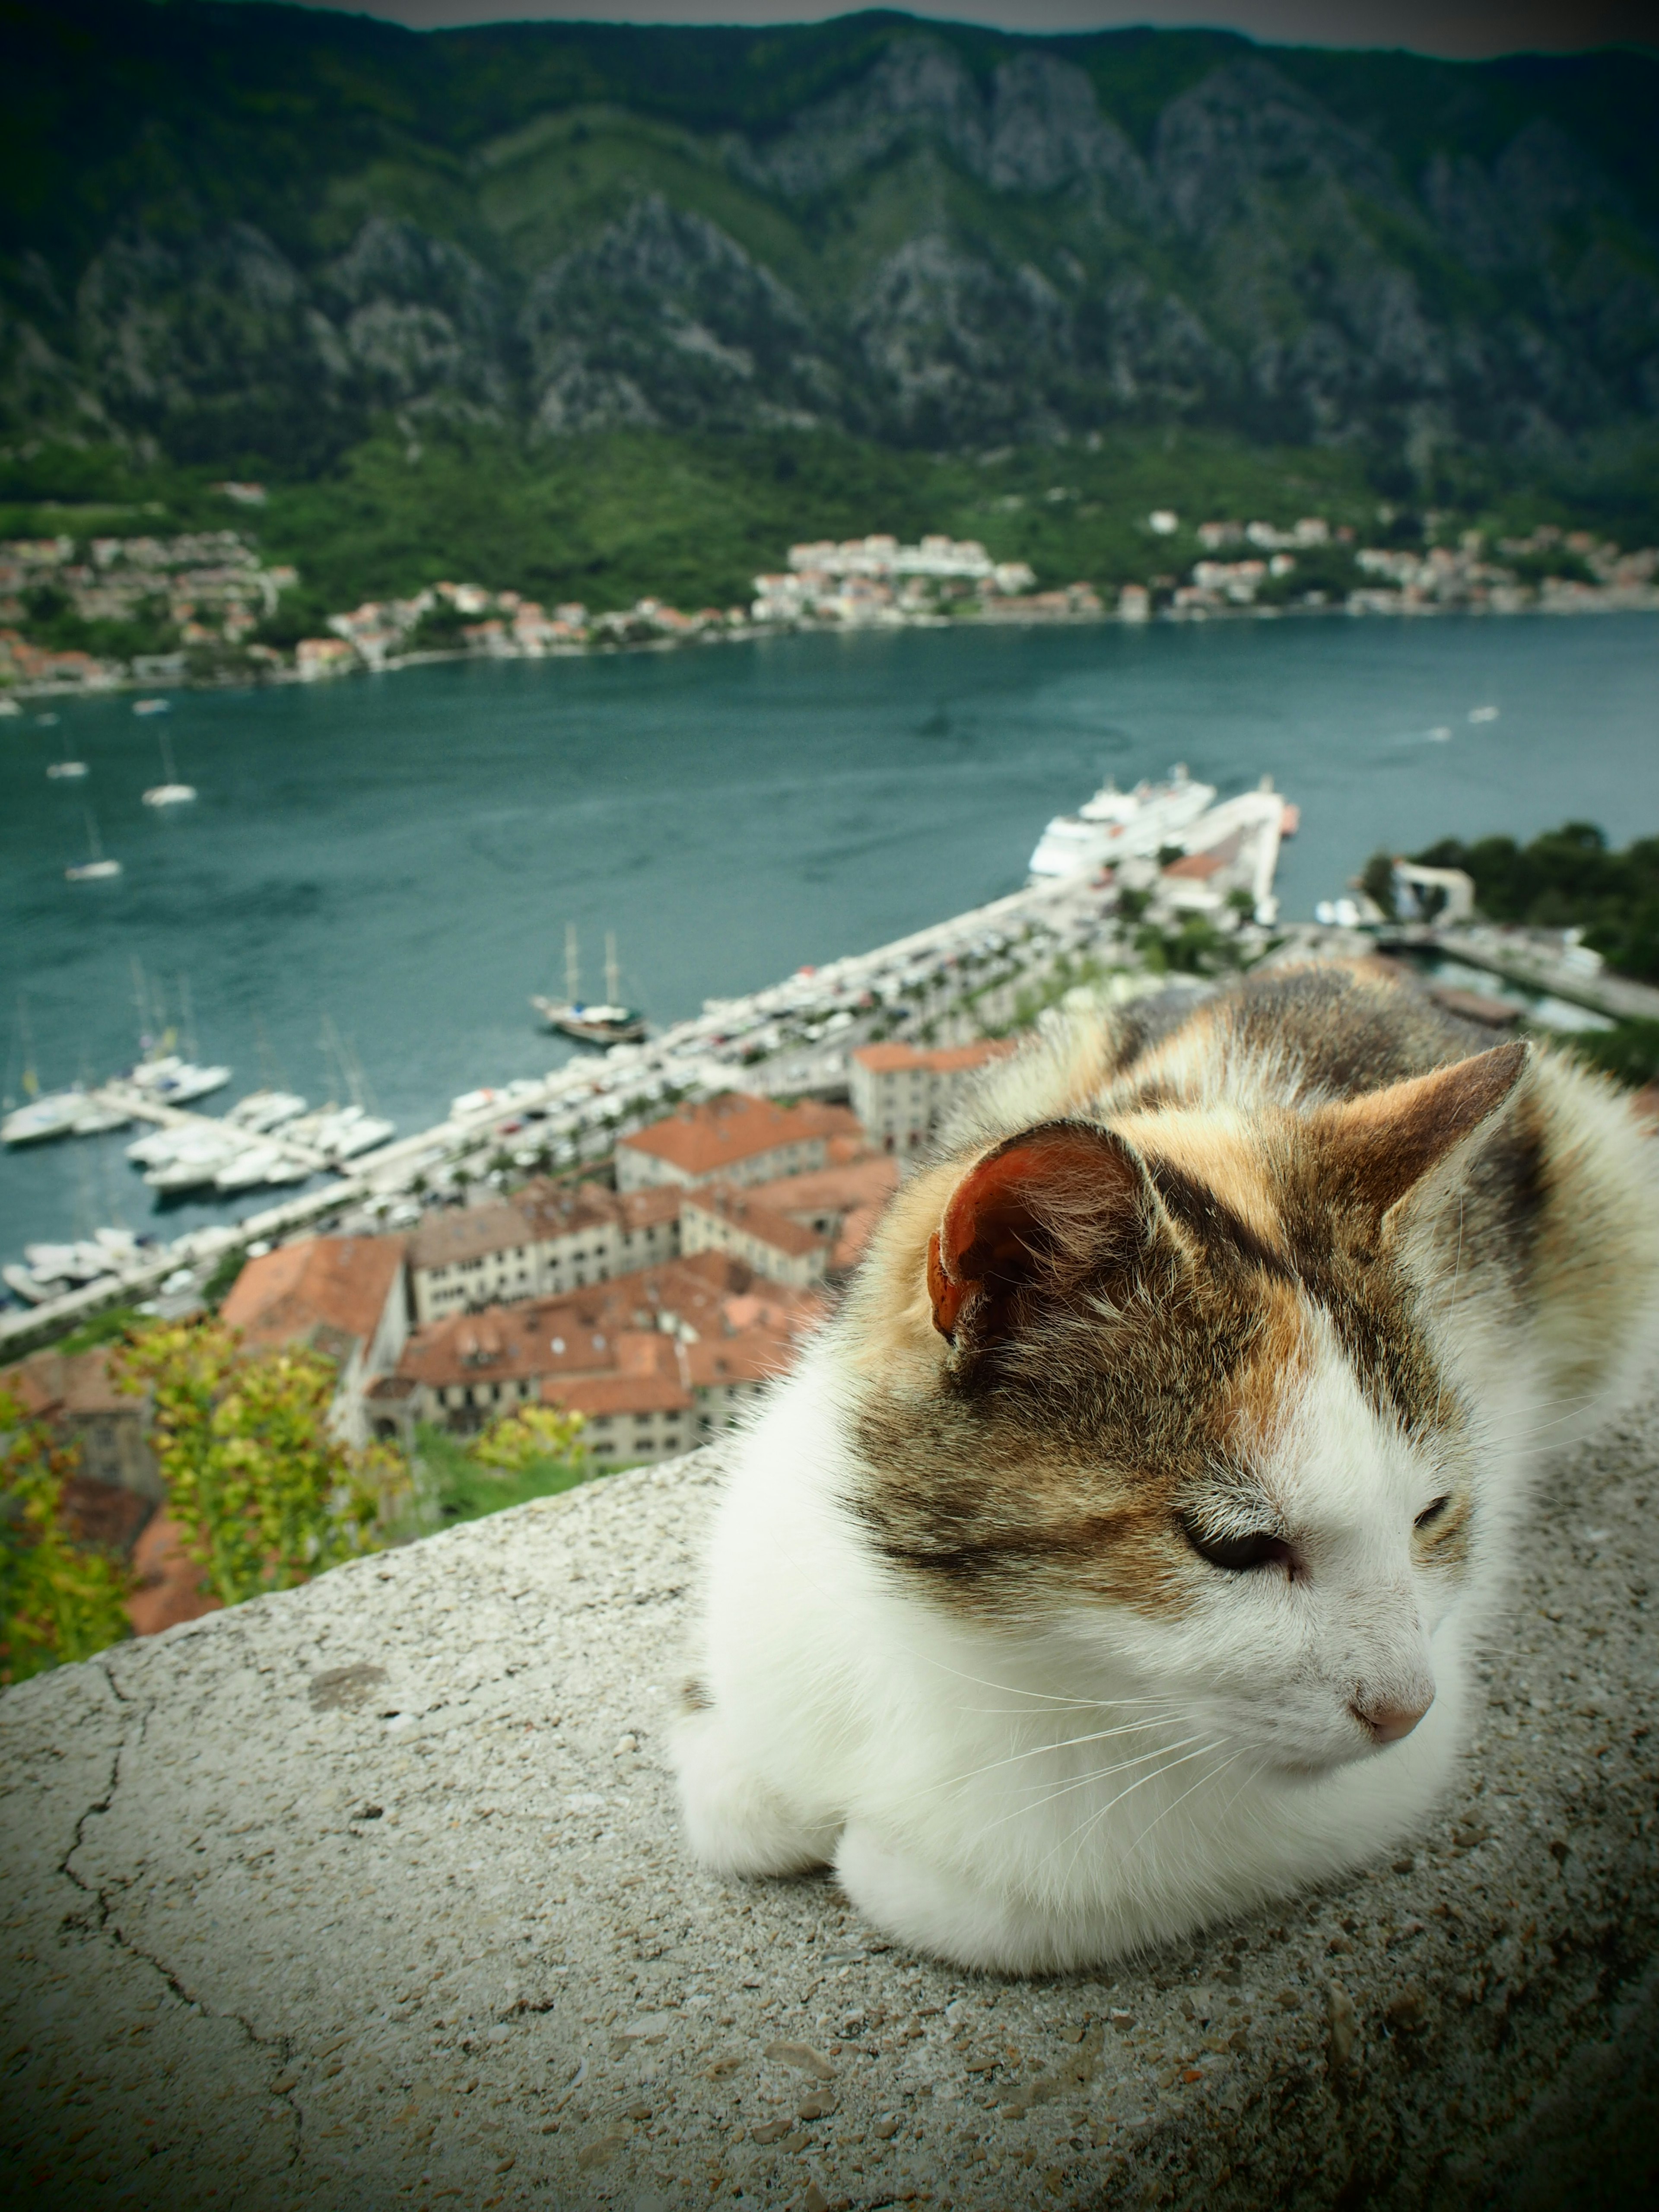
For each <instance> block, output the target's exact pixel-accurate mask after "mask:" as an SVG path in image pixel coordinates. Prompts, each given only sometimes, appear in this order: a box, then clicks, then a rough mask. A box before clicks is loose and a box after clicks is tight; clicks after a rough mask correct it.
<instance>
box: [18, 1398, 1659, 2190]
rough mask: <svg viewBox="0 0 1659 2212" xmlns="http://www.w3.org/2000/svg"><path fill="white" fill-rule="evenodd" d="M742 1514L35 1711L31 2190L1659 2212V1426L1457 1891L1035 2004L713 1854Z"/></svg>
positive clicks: (613, 1526)
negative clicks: (716, 1701) (676, 1767)
mask: <svg viewBox="0 0 1659 2212" xmlns="http://www.w3.org/2000/svg"><path fill="white" fill-rule="evenodd" d="M715 1474H716V1469H715V1466H714V1462H712V1461H711V1460H710V1458H709V1457H708V1455H697V1456H696V1457H694V1458H692V1459H690V1460H685V1461H681V1462H676V1463H674V1464H673V1465H671V1466H669V1467H665V1468H658V1469H655V1470H647V1471H642V1472H641V1473H637V1474H628V1475H618V1476H614V1477H611V1478H610V1479H608V1480H605V1481H604V1482H602V1483H596V1484H594V1485H592V1486H590V1487H588V1488H586V1489H584V1490H581V1491H579V1492H574V1493H572V1494H571V1495H569V1496H568V1497H566V1498H559V1499H554V1500H549V1501H547V1502H545V1503H544V1504H539V1505H532V1506H526V1507H525V1508H523V1509H521V1510H519V1511H516V1512H513V1513H507V1514H502V1515H500V1516H496V1517H495V1518H493V1519H491V1520H488V1521H484V1522H475V1523H473V1524H472V1525H471V1526H469V1527H466V1528H459V1529H456V1530H454V1531H453V1532H452V1533H450V1534H447V1535H444V1536H441V1537H437V1538H435V1539H432V1540H431V1541H428V1542H426V1543H422V1544H418V1545H415V1546H412V1547H410V1548H409V1549H408V1550H406V1551H402V1552H398V1553H392V1554H390V1555H388V1556H386V1557H385V1558H381V1559H370V1560H366V1561H364V1562H362V1563H361V1564H360V1565H355V1566H351V1567H348V1568H343V1569H341V1570H338V1571H336V1572H335V1573H332V1574H331V1575H328V1576H326V1577H324V1578H323V1579H322V1580H321V1581H320V1582H319V1583H314V1584H313V1585H312V1586H311V1587H310V1588H308V1589H303V1590H300V1591H295V1592H293V1593H290V1594H289V1595H285V1596H282V1597H277V1598H272V1599H266V1600H264V1601H260V1602H259V1603H258V1604H254V1605H250V1606H246V1607H241V1608H240V1609H238V1610H236V1611H234V1612H232V1613H218V1614H215V1615H213V1616H211V1617H210V1618H209V1619H207V1620H201V1621H197V1622H192V1623H191V1624H189V1625H188V1626H185V1627H182V1628H179V1629H175V1630H173V1631H170V1632H168V1633H167V1634H166V1635H163V1636H161V1637H157V1638H151V1639H149V1640H148V1641H146V1642H143V1643H140V1644H127V1645H123V1646H120V1647H118V1648H117V1649H115V1650H112V1651H110V1652H107V1653H106V1654H104V1655H103V1656H101V1657H100V1659H98V1660H97V1661H95V1662H91V1663H88V1665H85V1666H81V1667H75V1668H64V1669H63V1670H62V1671H61V1672H59V1673H58V1674H52V1675H47V1676H45V1677H42V1678H41V1679H40V1680H37V1681H35V1682H32V1683H27V1684H25V1685H23V1686H21V1688H19V1689H16V1690H14V1691H11V1692H9V1693H7V1694H6V1695H5V1697H4V1698H3V1699H0V1790H3V1796H0V1808H3V1826H0V1887H3V1917H4V1922H5V1926H6V1929H7V1930H8V1935H7V1938H6V1941H7V1944H8V1948H9V1954H10V1955H9V1964H8V1970H7V1972H6V1974H5V1976H4V1982H5V1990H4V1993H3V1997H0V2005H3V2014H0V2020H3V2027H4V2031H5V2043H4V2046H3V2050H4V2063H5V2066H6V2071H7V2076H8V2080H7V2094H6V2100H5V2114H4V2118H3V2122H0V2174H3V2173H5V2172H10V2173H11V2174H12V2175H13V2176H14V2177H15V2178H16V2179H17V2180H21V2182H22V2183H23V2184H24V2185H25V2186H26V2187H27V2189H28V2191H30V2197H29V2201H31V2202H34V2203H41V2204H45V2205H64V2206H70V2205H73V2206H75V2207H76V2208H77V2212H79V2208H83V2207H88V2206H96V2205H101V2204H104V2203H110V2204H114V2203H120V2204H122V2205H123V2206H140V2207H143V2206H149V2205H156V2206H162V2205H165V2206H168V2207H175V2206H180V2205H186V2206H193V2205H198V2204H205V2203H212V2204H213V2205H214V2206H215V2207H216V2208H223V2207H228V2206H235V2207H239V2208H240V2207H265V2206H269V2207H270V2208H272V2212H276V2208H278V2207H281V2208H288V2207H291V2206H293V2205H295V2204H298V2203H307V2204H314V2205H318V2206H323V2207H339V2208H341V2212H362V2208H364V2207H368V2206H380V2205H382V2204H386V2205H394V2204H398V2205H400V2204H404V2203H408V2204H410V2205H413V2206H422V2205H424V2206H430V2207H433V2208H437V2207H439V2206H444V2207H447V2206H450V2205H455V2204H459V2205H460V2206H464V2207H468V2208H471V2207H473V2206H480V2207H487V2206H495V2205H502V2206H508V2207H511V2206H517V2205H530V2206H550V2207H563V2206H567V2205H568V2206H581V2205H587V2204H599V2203H614V2204H617V2205H618V2206H620V2207H623V2208H624V2209H625V2212H655V2209H656V2208H663V2207H666V2206H669V2205H673V2206H680V2205H690V2204H699V2205H701V2204H705V2203H710V2202H713V2201H714V2200H715V2199H716V2198H720V2199H726V2200H730V2199H732V2198H733V2197H744V2199H746V2200H748V2201H750V2202H758V2203H763V2204H777V2205H785V2204H792V2205H796V2206H804V2205H810V2206H812V2207H814V2208H819V2209H820V2212H821V2208H822V2207H823V2206H824V2205H826V2204H827V2205H831V2206H833V2205H851V2206H856V2207H866V2206H868V2207H874V2206H878V2205H884V2204H890V2203H907V2202H926V2203H933V2204H934V2205H938V2206H943V2205H945V2204H946V2203H951V2204H955V2205H957V2206H973V2207H985V2208H991V2207H997V2208H1004V2209H1005V2212H1006V2208H1008V2207H1011V2206H1014V2205H1020V2204H1025V2203H1031V2204H1037V2205H1042V2206H1044V2207H1048V2206H1051V2205H1054V2204H1056V2203H1059V2204H1083V2203H1097V2202H1098V2201H1100V2200H1101V2198H1102V2195H1103V2192H1104V2194H1105V2197H1106V2198H1107V2200H1108V2201H1109V2202H1112V2203H1116V2202H1117V2201H1119V2200H1120V2199H1122V2200H1123V2201H1125V2202H1127V2203H1138V2204H1144V2203H1194V2204H1196V2203H1202V2204H1204V2205H1205V2206H1206V2207H1207V2206H1211V2205H1216V2206H1226V2205H1237V2206H1240V2207H1245V2206H1257V2205H1265V2204H1269V2203H1274V2204H1277V2203H1291V2202H1294V2203H1296V2204H1297V2206H1304V2205H1305V2206H1318V2205H1327V2204H1329V2205H1341V2206H1343V2207H1358V2206H1360V2205H1370V2204H1379V2205H1382V2204H1387V2205H1390V2206H1394V2205H1400V2206H1407V2205H1411V2206H1415V2205H1431V2204H1432V2205H1434V2206H1436V2207H1442V2206H1448V2207H1449V2206H1463V2205H1468V2206H1475V2205H1482V2206H1484V2205H1495V2204H1503V2205H1514V2206H1516V2207H1517V2208H1519V2207H1522V2206H1525V2207H1527V2208H1529V2212H1530V2208H1539V2212H1541V2208H1545V2207H1550V2206H1555V2205H1561V2206H1565V2205H1568V2204H1571V2205H1575V2206H1576V2205H1582V2204H1586V2203H1596V2204H1610V2203H1623V2202H1626V2201H1629V2202H1631V2203H1635V2202H1637V2201H1638V2200H1639V2201H1650V2200H1649V2199H1647V2198H1646V2197H1645V2194H1644V2176H1645V2177H1646V2180H1647V2182H1648V2183H1650V2182H1651V2179H1652V2172H1651V2168H1652V2160H1653V2155H1654V2154H1653V2146H1654V2144H1655V2143H1656V2142H1659V2062H1656V2057H1655V2051H1656V2045H1659V2034H1656V2028H1659V2016H1656V2015H1659V1967H1656V1966H1655V1964H1654V1954H1655V1948H1656V1946H1655V1920H1656V1893H1659V1881H1656V1867H1655V1833H1654V1822H1655V1803H1656V1792H1655V1781H1656V1767H1659V1759H1656V1743H1659V1738H1656V1737H1655V1736H1654V1735H1650V1734H1649V1733H1648V1731H1647V1728H1646V1723H1645V1716H1646V1714H1647V1712H1648V1711H1649V1710H1650V1706H1651V1704H1652V1695H1653V1690H1654V1686H1655V1683H1656V1662H1659V1650H1656V1644H1655V1639H1654V1638H1653V1636H1652V1633H1651V1625H1652V1620H1653V1614H1652V1613H1651V1611H1650V1609H1649V1607H1650V1603H1651V1602H1652V1601H1650V1600H1649V1598H1648V1595H1647V1592H1646V1589H1645V1586H1644V1578H1645V1577H1647V1576H1648V1575H1649V1574H1650V1572H1651V1571H1652V1563H1653V1559H1654V1552H1655V1542H1654V1536H1653V1525H1654V1517H1655V1511H1656V1510H1659V1412H1656V1413H1648V1414H1646V1415H1644V1417H1643V1418H1642V1419H1639V1420H1637V1421H1634V1422H1632V1423H1630V1424H1628V1425H1626V1427H1625V1428H1623V1429H1622V1430H1620V1431H1614V1432H1609V1433H1607V1434H1606V1435H1604V1436H1603V1437H1601V1438H1600V1439H1598V1441H1597V1442H1596V1443H1595V1444H1594V1445H1591V1446H1589V1447H1586V1448H1584V1449H1582V1450H1580V1451H1578V1452H1577V1453H1576V1454H1575V1455H1572V1456H1571V1458H1569V1459H1565V1460H1564V1461H1562V1462H1559V1464H1558V1465H1557V1467H1556V1468H1554V1469H1553V1471H1552V1475H1551V1479H1550V1480H1549V1482H1548V1484H1547V1491H1546V1498H1545V1503H1544V1504H1543V1507H1542V1510H1541V1515H1540V1517H1539V1521H1538V1523H1537V1525H1536V1527H1535V1528H1534V1533H1533V1534H1532V1535H1531V1536H1530V1537H1529V1539H1528V1547H1527V1552H1526V1557H1525V1559H1524V1562H1523V1567H1522V1573H1521V1575H1520V1577H1519V1579H1518V1583H1517V1588H1516V1599H1515V1605H1514V1608H1513V1611H1512V1613H1511V1616H1510V1618H1511V1623H1512V1627H1511V1630H1510V1633H1509V1634H1508V1635H1507V1636H1506V1638H1505V1639H1504V1642H1505V1648H1504V1650H1503V1651H1502V1652H1501V1653H1500V1654H1499V1655H1498V1656H1497V1657H1496V1658H1495V1660H1494V1662H1493V1664H1492V1670H1491V1684H1490V1690H1491V1703H1490V1705H1489V1708H1488V1711H1487V1712H1486V1716H1485V1718H1484V1720H1483V1722H1482V1723H1481V1727H1480V1740H1479V1742H1478V1744H1477V1746H1476V1748H1475V1750H1474V1754H1473V1756H1472V1758H1471V1760H1470V1763H1469V1768H1468V1774H1467V1776H1466V1778H1465V1781H1464V1783H1463V1784H1462V1787H1461V1788H1460V1790H1459V1791H1458V1793H1457V1795H1456V1796H1455V1800H1454V1802H1452V1803H1451V1804H1450V1805H1449V1808H1448V1809H1447V1813H1446V1816H1445V1817H1444V1819H1443V1820H1441V1822H1440V1823H1439V1824H1438V1825H1437V1826H1436V1827H1435V1828H1434V1829H1433V1830H1432V1832H1431V1833H1430V1834H1428V1835H1427V1836H1426V1837H1425V1838H1424V1840H1423V1842H1422V1843H1421V1844H1420V1845H1419V1848H1418V1849H1417V1850H1415V1851H1414V1852H1413V1854H1411V1855H1410V1857H1405V1856H1401V1857H1398V1858H1397V1859H1396V1860H1395V1863H1392V1864H1389V1863H1384V1864H1381V1865H1379V1866H1377V1867H1376V1868H1375V1869H1371V1870H1370V1871H1369V1872H1368V1873H1366V1874H1364V1875H1361V1876H1359V1877H1358V1878H1356V1879H1355V1880H1353V1881H1351V1882H1349V1883H1347V1884H1346V1885H1345V1886H1342V1887H1337V1888H1332V1889H1329V1890H1328V1891H1325V1892H1322V1893H1318V1894H1316V1895H1314V1896H1310V1897H1306V1898H1304V1899H1298V1900H1297V1901H1295V1902H1293V1903H1291V1904H1289V1905H1284V1906H1282V1907H1280V1908H1279V1910H1277V1911H1274V1912H1272V1913H1268V1914H1264V1915H1260V1916H1257V1917H1255V1918H1252V1919H1250V1920H1249V1921H1246V1922H1243V1923H1235V1924H1232V1925H1230V1926H1227V1927H1225V1928H1221V1929H1216V1930H1215V1931H1213V1932H1212V1934H1210V1935H1209V1936H1206V1937H1205V1938H1204V1939H1203V1940H1202V1941H1200V1942H1197V1943H1195V1944H1192V1945H1189V1946H1183V1947H1181V1948H1176V1949H1174V1950H1170V1951H1169V1952H1166V1953H1164V1954H1159V1955H1158V1957H1157V1958H1155V1959H1153V1960H1151V1961H1150V1962H1148V1963H1147V1964H1146V1966H1142V1967H1139V1968H1137V1969H1135V1970H1133V1971H1123V1972H1117V1973H1115V1974H1106V1975H1103V1976H1101V1977H1090V1976H1071V1977H1066V1978H1057V1979H1053V1980H1048V1981H1042V1982H1031V1983H1020V1982H1011V1981H1000V1980H998V1979H995V1978H989V1977H978V1976H975V1975H971V1974H963V1973H961V1972H955V1971H953V1970H947V1969H945V1968H942V1967H939V1966H935V1965H933V1964H932V1963H930V1962H927V1961H925V1960H915V1959H912V1958H909V1957H908V1956H906V1955H905V1954H903V1953H902V1951H899V1950H890V1949H887V1948H884V1947H883V1946H882V1945H881V1943H880V1942H879V1940H878V1939H877V1938H876V1937H874V1936H872V1934H871V1932H870V1931H869V1930H868V1929H865V1928H863V1927H862V1926H860V1923H858V1921H857V1919H856V1917H854V1915H852V1914H851V1913H849V1912H848V1910H847V1909H846V1908H845V1907H844V1905H842V1902H841V1900H840V1899H839V1898H838V1896H837V1893H836V1891H835V1889H834V1887H833V1885H832V1884H830V1883H829V1881H824V1880H808V1881H793V1882H770V1883H760V1884H756V1885H753V1886H750V1887H740V1886H723V1885H721V1884H720V1883H717V1882H715V1881H711V1880H709V1879H708V1878H707V1877H705V1876H704V1875H702V1874H700V1873H699V1872H698V1871H697V1870H696V1869H694V1868H693V1867H692V1866H691V1865H690V1863H688V1861H687V1860H686V1857H685V1856H684V1850H683V1849H682V1847H681V1844H680V1840H679V1837H678V1830H677V1826H676V1822H675V1817H674V1810H673V1797H672V1788H671V1778H670V1776H669V1774H668V1771H667V1770H666V1765H665V1730H666V1727H667V1723H668V1722H669V1719H670V1717H671V1711H672V1709H673V1699H674V1692H675V1686H676V1683H677V1680H678V1672H679V1658H678V1651H679V1644H680V1641H681V1638H682V1636H683V1633H684V1626H685V1623H686V1619H687V1609H688V1604H689V1593H690V1583H691V1581H692V1577H693V1574H694V1571H695V1557H696V1546H697V1542H698V1539H699V1535H700V1532H701V1529H702V1525H703V1522H704V1519H705V1516H706V1514H707V1511H708V1506H709V1504H710V1502H711V1498H712V1496H713V1491H714V1480H715ZM14 2186H15V2184H14ZM8 2193H10V2192H8Z"/></svg>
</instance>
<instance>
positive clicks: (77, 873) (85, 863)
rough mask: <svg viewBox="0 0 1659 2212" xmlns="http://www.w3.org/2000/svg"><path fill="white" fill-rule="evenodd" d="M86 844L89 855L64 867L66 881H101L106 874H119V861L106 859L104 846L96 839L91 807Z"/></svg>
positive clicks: (83, 882)
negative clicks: (72, 864)
mask: <svg viewBox="0 0 1659 2212" xmlns="http://www.w3.org/2000/svg"><path fill="white" fill-rule="evenodd" d="M87 844H88V848H89V851H90V854H91V857H90V858H89V859H88V860H81V861H78V862H77V863H76V866H74V867H72V868H65V869H64V878H65V879H66V880H67V881H68V882H70V883H71V884H95V883H101V882H102V881H103V879H104V878H105V877H106V876H118V875H119V874H120V872H121V863H120V862H119V861H118V860H106V859H105V858H104V848H103V847H102V845H101V844H100V842H99V840H98V823H97V821H96V818H95V817H94V814H93V811H92V809H91V807H88V809H87Z"/></svg>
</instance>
